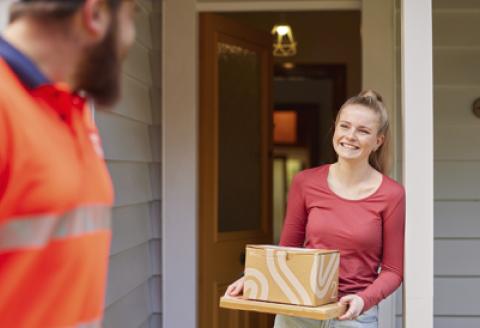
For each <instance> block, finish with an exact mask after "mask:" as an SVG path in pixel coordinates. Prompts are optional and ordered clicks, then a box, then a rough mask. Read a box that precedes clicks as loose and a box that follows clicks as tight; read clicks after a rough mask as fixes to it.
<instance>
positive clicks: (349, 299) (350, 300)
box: [338, 294, 365, 320]
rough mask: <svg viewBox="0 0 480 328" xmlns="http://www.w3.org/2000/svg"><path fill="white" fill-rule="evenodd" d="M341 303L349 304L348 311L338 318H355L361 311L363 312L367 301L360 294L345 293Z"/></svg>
mask: <svg viewBox="0 0 480 328" xmlns="http://www.w3.org/2000/svg"><path fill="white" fill-rule="evenodd" d="M339 303H341V304H345V305H347V306H348V307H347V312H345V313H344V314H343V315H341V316H340V317H338V320H355V319H356V318H357V317H358V316H359V315H360V313H362V310H363V307H364V306H365V303H364V302H363V299H362V298H361V297H360V296H357V295H353V294H352V295H345V296H343V297H342V298H341V299H340V301H339Z"/></svg>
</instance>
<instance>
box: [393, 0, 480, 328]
mask: <svg viewBox="0 0 480 328" xmlns="http://www.w3.org/2000/svg"><path fill="white" fill-rule="evenodd" d="M479 28H480V3H479V2H478V1H469V0H461V1H446V0H434V1H433V51H434V52H433V54H434V137H435V146H434V152H435V162H434V173H435V213H434V214H435V223H434V238H435V239H434V246H435V257H434V263H435V264H434V315H435V317H434V326H435V328H449V327H462V328H473V327H480V308H479V307H478V300H477V295H478V293H479V292H480V287H479V286H480V265H479V264H478V261H475V260H474V259H476V258H478V254H477V253H478V249H479V248H480V218H479V215H478V213H480V203H479V201H480V187H479V186H480V179H479V175H478V172H477V169H478V168H479V167H480V138H479V136H478V131H479V128H480V119H479V118H476V117H475V116H474V115H473V114H472V111H471V108H472V103H473V101H474V99H475V98H477V97H479V96H480V78H479V76H480V64H479V63H478V58H479V55H480V38H479V37H478V30H479ZM418 219H421V218H418ZM400 297H401V294H399V295H398V298H397V327H402V325H401V313H402V308H401V304H402V303H401V298H400Z"/></svg>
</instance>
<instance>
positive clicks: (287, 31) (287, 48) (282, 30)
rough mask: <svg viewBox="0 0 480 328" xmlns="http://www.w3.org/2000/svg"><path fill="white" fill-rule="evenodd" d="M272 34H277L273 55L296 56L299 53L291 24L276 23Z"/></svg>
mask: <svg viewBox="0 0 480 328" xmlns="http://www.w3.org/2000/svg"><path fill="white" fill-rule="evenodd" d="M272 34H273V35H275V36H276V39H275V41H274V43H273V55H274V56H277V57H289V56H294V55H295V54H296V53H297V42H296V41H295V39H294V38H293V32H292V28H291V27H290V25H283V24H282V25H275V26H274V27H273V29H272Z"/></svg>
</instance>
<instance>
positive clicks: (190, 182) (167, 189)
mask: <svg viewBox="0 0 480 328" xmlns="http://www.w3.org/2000/svg"><path fill="white" fill-rule="evenodd" d="M162 13H163V34H162V36H163V43H162V54H163V62H162V71H163V80H162V88H163V91H162V95H163V101H162V126H163V135H162V138H163V140H162V145H163V152H162V160H163V163H162V179H163V189H162V247H163V248H162V256H163V259H162V270H163V271H162V277H163V279H162V292H163V301H162V306H163V309H162V310H163V311H162V317H163V319H162V320H163V327H182V328H193V327H196V326H197V302H198V300H197V272H198V270H197V192H198V191H197V190H198V187H197V134H198V133H197V57H198V55H197V14H196V9H195V0H182V1H179V0H163V12H162Z"/></svg>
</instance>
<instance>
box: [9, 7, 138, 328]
mask: <svg viewBox="0 0 480 328" xmlns="http://www.w3.org/2000/svg"><path fill="white" fill-rule="evenodd" d="M133 14H134V3H133V1H132V0H130V1H128V0H20V1H17V2H15V3H14V4H13V5H12V8H11V16H10V24H9V26H8V27H7V28H6V30H5V31H4V33H3V35H2V36H1V37H0V286H1V292H0V326H1V327H9V328H10V327H13V328H14V327H42V328H43V327H85V328H86V327H89V328H90V327H100V326H101V320H102V313H103V307H104V298H105V282H106V272H107V267H108V263H107V261H108V252H109V244H110V237H111V232H110V207H111V204H112V201H113V190H112V185H111V180H110V177H109V175H108V172H107V169H106V166H105V163H104V161H103V158H102V151H101V146H100V139H99V136H98V132H97V129H96V127H95V125H94V123H93V120H92V117H91V112H90V109H89V104H91V103H96V104H99V105H101V106H102V107H105V106H107V107H108V106H111V105H112V104H114V103H115V101H116V100H117V98H118V96H119V90H120V86H119V83H120V70H121V62H122V60H123V58H124V57H125V55H126V52H127V49H128V48H129V47H130V46H131V45H132V43H133V40H134V37H135V28H134V19H133Z"/></svg>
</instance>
